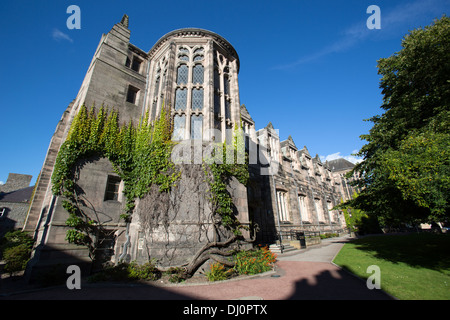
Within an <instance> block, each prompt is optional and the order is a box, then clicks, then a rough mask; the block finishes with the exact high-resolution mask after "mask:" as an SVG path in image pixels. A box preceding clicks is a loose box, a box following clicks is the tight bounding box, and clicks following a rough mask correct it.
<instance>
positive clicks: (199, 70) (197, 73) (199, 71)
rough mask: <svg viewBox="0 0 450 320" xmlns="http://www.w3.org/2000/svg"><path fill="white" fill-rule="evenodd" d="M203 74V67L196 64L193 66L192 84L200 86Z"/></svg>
mask: <svg viewBox="0 0 450 320" xmlns="http://www.w3.org/2000/svg"><path fill="white" fill-rule="evenodd" d="M203 74H204V69H203V66H202V65H201V64H196V65H195V66H194V69H193V72H192V83H194V84H197V83H199V84H202V83H203Z"/></svg>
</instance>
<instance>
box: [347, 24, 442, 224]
mask: <svg viewBox="0 0 450 320" xmlns="http://www.w3.org/2000/svg"><path fill="white" fill-rule="evenodd" d="M378 73H379V74H380V75H381V76H382V78H381V81H380V88H381V89H382V94H383V96H384V97H383V104H382V106H381V108H382V109H383V110H384V113H383V114H382V115H377V116H374V117H372V118H370V119H368V121H371V122H373V127H372V128H371V129H370V131H369V134H366V135H362V136H361V138H362V139H363V140H366V141H367V144H365V145H364V146H363V147H362V148H361V150H360V151H359V153H358V154H357V155H358V156H361V157H363V158H364V161H362V162H361V163H359V164H358V165H356V166H355V168H354V170H353V172H351V173H350V174H353V173H354V172H356V173H358V174H359V176H360V179H359V181H358V182H357V183H356V184H357V185H358V187H360V189H361V190H362V191H361V193H360V194H359V196H358V197H356V198H355V199H352V200H350V201H348V202H347V203H345V204H344V206H352V207H354V208H358V209H362V210H364V211H365V212H367V213H368V214H372V215H377V216H378V218H379V220H380V221H382V222H384V223H385V224H392V223H398V222H411V221H417V220H420V221H443V220H446V219H448V217H449V206H448V200H449V194H450V178H449V153H450V145H449V144H450V131H449V130H450V129H449V128H450V19H449V18H448V17H446V16H443V17H442V18H441V19H439V20H435V21H434V22H433V23H432V24H431V25H430V26H426V27H425V28H421V29H417V30H413V31H411V32H410V33H409V34H407V35H406V36H405V37H404V38H403V40H402V49H401V50H400V51H399V52H397V53H395V54H393V55H392V56H390V57H389V58H383V59H380V60H379V61H378Z"/></svg>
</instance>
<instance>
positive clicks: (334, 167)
mask: <svg viewBox="0 0 450 320" xmlns="http://www.w3.org/2000/svg"><path fill="white" fill-rule="evenodd" d="M354 166H355V165H354V164H353V163H351V162H350V161H348V160H345V159H344V158H339V159H335V160H330V161H328V167H329V168H330V169H331V171H342V170H347V169H352V168H353V167H354Z"/></svg>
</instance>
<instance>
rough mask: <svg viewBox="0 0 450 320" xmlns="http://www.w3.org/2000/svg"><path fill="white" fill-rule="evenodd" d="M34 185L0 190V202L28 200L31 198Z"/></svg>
mask: <svg viewBox="0 0 450 320" xmlns="http://www.w3.org/2000/svg"><path fill="white" fill-rule="evenodd" d="M33 189H34V186H31V187H27V188H23V189H19V190H15V191H11V192H0V202H28V201H30V199H31V195H32V193H33Z"/></svg>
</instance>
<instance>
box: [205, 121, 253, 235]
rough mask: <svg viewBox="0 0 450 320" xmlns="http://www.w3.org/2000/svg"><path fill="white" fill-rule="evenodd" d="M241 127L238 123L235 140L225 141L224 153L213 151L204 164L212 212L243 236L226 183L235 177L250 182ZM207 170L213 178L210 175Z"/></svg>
mask: <svg viewBox="0 0 450 320" xmlns="http://www.w3.org/2000/svg"><path fill="white" fill-rule="evenodd" d="M240 130H241V126H239V127H237V126H236V128H235V131H234V134H233V138H232V139H233V140H232V143H227V142H226V141H225V142H224V143H223V145H222V152H217V153H215V154H213V158H212V159H207V160H206V161H205V162H204V166H203V167H204V171H205V175H206V177H207V182H208V184H209V192H210V198H209V201H210V202H211V203H212V205H213V211H215V213H217V214H219V215H220V217H221V225H222V226H223V227H225V228H227V229H229V230H231V231H232V232H233V233H234V234H235V235H236V236H240V235H241V229H243V228H244V227H243V226H242V225H241V224H240V222H239V220H238V219H237V218H236V216H235V215H234V210H233V199H232V197H231V195H230V193H229V192H228V190H227V185H228V184H229V182H230V180H231V178H232V177H235V178H236V179H237V180H238V181H239V182H240V183H242V184H243V185H246V184H247V181H248V178H249V173H248V155H247V154H246V153H245V151H244V150H245V146H244V139H243V138H244V136H243V134H242V132H239V131H240ZM230 155H231V156H230ZM230 158H231V159H230ZM208 171H209V172H210V173H211V176H212V178H208Z"/></svg>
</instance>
